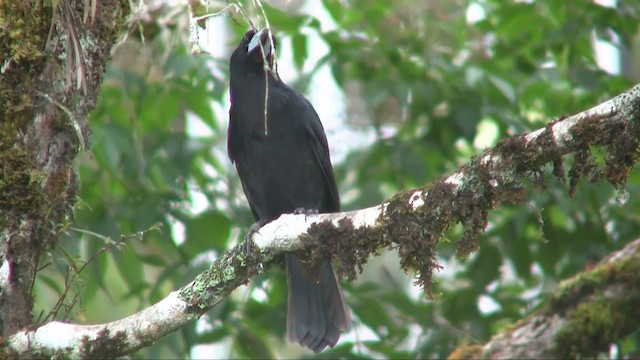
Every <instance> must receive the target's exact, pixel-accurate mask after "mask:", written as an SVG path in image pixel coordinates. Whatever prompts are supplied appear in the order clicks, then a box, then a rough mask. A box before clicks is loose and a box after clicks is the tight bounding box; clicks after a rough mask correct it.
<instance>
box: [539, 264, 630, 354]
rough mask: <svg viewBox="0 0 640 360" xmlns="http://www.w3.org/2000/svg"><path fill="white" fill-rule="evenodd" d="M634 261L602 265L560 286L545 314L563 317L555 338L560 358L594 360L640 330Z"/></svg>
mask: <svg viewBox="0 0 640 360" xmlns="http://www.w3.org/2000/svg"><path fill="white" fill-rule="evenodd" d="M639 271H640V262H639V261H638V257H637V256H636V257H630V258H629V259H628V260H626V261H623V262H620V263H613V264H605V265H602V266H599V267H598V268H596V269H594V270H593V271H590V272H588V273H585V274H583V275H580V276H578V277H576V278H575V279H574V280H572V281H570V282H567V283H565V284H563V285H562V286H561V289H560V291H559V292H558V295H556V296H555V297H554V298H553V299H552V301H551V302H550V303H549V307H548V309H547V311H546V312H547V314H551V313H558V314H562V315H564V316H565V319H566V323H565V324H564V326H563V327H562V329H560V330H559V331H558V332H557V334H556V344H557V348H556V353H557V354H558V356H560V357H571V358H577V357H584V356H588V357H595V356H598V355H599V354H601V353H605V354H606V353H607V351H608V348H609V345H610V344H611V343H614V342H616V341H617V340H620V339H621V338H623V337H625V336H627V335H628V334H629V333H631V332H632V331H634V330H636V329H637V328H638V327H639V326H640V312H638V311H637V304H638V301H640V280H638V277H637V274H638V272H639Z"/></svg>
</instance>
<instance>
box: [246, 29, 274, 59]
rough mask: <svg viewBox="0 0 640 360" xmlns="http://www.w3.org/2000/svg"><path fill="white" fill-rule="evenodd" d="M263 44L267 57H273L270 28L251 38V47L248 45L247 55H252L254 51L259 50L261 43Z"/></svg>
mask: <svg viewBox="0 0 640 360" xmlns="http://www.w3.org/2000/svg"><path fill="white" fill-rule="evenodd" d="M263 41H264V43H263V46H264V51H265V54H264V55H265V56H269V55H271V48H272V46H271V36H270V34H269V29H268V28H264V29H262V30H260V31H258V32H257V33H255V35H253V37H252V38H251V41H249V45H247V53H250V52H252V51H254V50H255V49H256V48H258V47H259V46H260V43H262V42H263Z"/></svg>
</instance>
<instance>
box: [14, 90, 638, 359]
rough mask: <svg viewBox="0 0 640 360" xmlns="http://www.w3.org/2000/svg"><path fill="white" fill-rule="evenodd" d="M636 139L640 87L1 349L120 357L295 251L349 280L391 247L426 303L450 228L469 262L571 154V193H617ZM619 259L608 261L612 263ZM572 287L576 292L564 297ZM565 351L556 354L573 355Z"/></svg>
mask: <svg viewBox="0 0 640 360" xmlns="http://www.w3.org/2000/svg"><path fill="white" fill-rule="evenodd" d="M638 139H640V85H636V86H635V87H633V88H632V89H631V90H629V91H627V92H625V93H623V94H621V95H619V96H617V97H615V98H614V99H612V100H609V101H607V102H605V103H603V104H601V105H598V106H596V107H594V108H592V109H590V110H587V111H584V112H582V113H579V114H577V115H574V116H572V117H569V118H566V119H562V120H558V121H554V122H551V123H550V124H549V125H547V126H546V127H545V128H543V129H540V130H538V131H535V132H532V133H530V134H524V135H518V136H514V137H511V138H507V139H505V140H503V141H501V142H500V143H499V144H498V145H496V146H495V147H494V148H492V149H488V150H487V151H485V152H484V153H483V154H481V155H479V156H477V157H476V158H474V159H472V160H471V161H470V162H469V163H468V164H467V165H465V166H462V167H461V168H460V169H458V170H457V171H455V172H454V173H453V174H451V175H449V176H447V177H446V178H443V179H441V180H438V181H436V182H434V183H432V184H430V185H428V186H424V187H421V188H417V189H413V190H408V191H403V192H400V193H398V194H397V195H395V196H394V197H393V198H392V199H390V200H389V201H387V202H384V203H383V204H380V205H378V206H375V207H371V208H367V209H363V210H357V211H351V212H343V213H334V214H319V215H283V216H281V217H280V218H279V219H277V220H275V221H273V222H271V223H269V224H267V225H265V226H264V227H262V228H261V229H260V231H259V232H257V233H254V234H253V235H252V237H251V239H249V241H250V242H249V243H247V244H241V245H239V246H237V247H235V248H234V249H231V250H229V251H228V252H226V253H224V254H223V255H222V256H221V257H220V258H218V259H217V260H216V261H215V262H214V263H213V264H212V265H211V266H210V268H209V269H208V270H206V271H205V272H203V273H201V274H200V275H198V276H197V277H196V279H195V280H194V281H193V282H191V283H190V284H188V285H187V286H185V287H183V288H181V289H180V290H178V291H174V292H172V293H171V294H169V296H167V297H166V298H165V299H163V300H162V301H160V302H159V303H157V304H155V305H153V306H151V307H149V308H147V309H145V310H143V311H141V312H139V313H137V314H134V315H131V316H129V317H127V318H124V319H122V320H118V321H114V322H111V323H107V324H100V325H89V326H81V325H73V324H65V323H60V322H52V323H49V324H46V325H44V326H42V327H39V328H37V329H27V330H24V331H20V332H18V333H16V334H14V335H13V336H10V337H9V338H7V339H6V340H7V342H6V344H7V345H8V346H9V348H10V349H11V351H13V352H15V353H17V354H20V355H22V356H25V355H27V354H32V355H35V354H38V355H46V356H55V355H59V356H64V357H78V356H82V357H84V356H91V357H114V356H122V355H126V354H129V353H132V352H134V351H136V350H137V349H140V348H142V347H144V346H148V345H150V344H151V343H153V342H154V341H156V340H157V339H159V338H160V337H162V336H164V335H166V334H168V333H170V332H172V331H175V330H177V329H178V328H180V327H181V326H183V325H184V324H186V323H187V322H189V321H192V320H194V319H197V318H198V317H200V316H201V315H203V314H204V313H205V312H206V311H208V310H209V309H211V308H212V307H213V306H215V305H216V304H217V303H219V302H220V301H221V300H222V299H224V297H225V296H227V295H228V294H229V293H230V292H231V291H233V290H234V289H236V288H237V287H238V286H239V285H241V284H244V283H247V282H248V281H249V280H250V279H251V278H253V277H254V276H256V275H258V274H260V273H263V272H264V271H265V269H267V268H268V265H269V264H270V263H271V262H272V261H273V260H274V259H275V258H276V257H277V256H278V255H280V254H282V253H283V252H285V251H292V250H302V251H304V252H306V254H307V255H308V258H309V261H311V262H317V261H323V260H325V259H327V258H333V259H335V260H337V262H338V263H339V268H338V269H339V271H340V272H341V273H342V274H343V275H346V276H347V277H349V278H352V277H355V275H356V273H357V272H356V269H357V270H358V271H361V270H362V265H363V264H364V263H365V262H366V261H367V260H368V258H369V257H371V256H372V255H376V254H377V253H378V251H380V249H382V248H384V247H388V246H395V247H398V249H399V254H400V258H401V266H402V267H403V268H404V269H405V270H411V271H416V272H417V274H418V280H417V281H418V283H419V284H421V285H423V286H424V287H425V291H426V293H427V295H432V288H431V282H432V274H433V272H434V270H437V269H438V267H439V265H438V264H437V262H436V260H435V259H436V257H435V254H436V248H435V247H436V245H437V244H438V242H439V240H440V239H441V238H442V234H443V232H444V231H445V230H446V229H447V228H448V227H450V226H451V225H453V224H455V223H461V224H462V225H463V227H464V231H465V232H464V236H463V237H462V238H461V239H460V240H459V241H458V243H457V245H458V246H457V250H458V253H457V255H458V256H459V257H465V256H467V255H468V254H469V253H470V252H472V251H475V250H476V249H477V248H478V244H477V238H478V236H479V234H480V233H481V232H483V231H484V229H485V227H486V224H487V214H488V212H489V211H490V210H492V209H495V208H496V207H498V206H500V205H501V204H503V203H505V202H521V201H523V200H524V199H525V198H526V191H525V190H524V189H525V183H526V182H529V181H534V184H536V185H541V184H540V183H541V182H542V181H543V179H542V178H541V176H540V173H541V172H542V167H543V166H544V165H546V164H554V165H555V166H556V168H555V170H554V172H553V173H554V176H556V177H558V178H560V179H561V180H565V171H564V169H562V168H561V167H560V165H558V164H560V163H561V160H562V157H563V156H565V155H567V154H570V153H573V154H576V156H580V158H581V159H583V161H576V162H575V164H576V165H574V166H573V168H572V169H571V170H570V171H569V177H570V178H571V181H570V186H571V187H574V186H575V184H576V183H577V180H578V179H579V178H580V177H585V176H589V177H592V178H606V179H607V180H608V181H609V182H611V183H612V184H613V185H614V186H615V187H617V188H618V189H620V190H621V191H622V189H623V187H624V184H625V182H626V178H627V172H628V170H629V169H630V168H631V167H632V166H633V165H634V164H635V163H636V162H637V160H638V155H639V152H638V141H639V140H638ZM592 147H600V148H601V149H602V150H603V151H604V152H605V153H606V154H607V162H606V164H605V165H604V167H603V168H602V169H599V168H598V167H597V166H595V165H593V164H592V162H591V161H590V160H589V159H590V158H591V157H592V155H591V148H592ZM585 164H587V165H588V166H587V165H585ZM570 191H571V190H570ZM248 245H250V246H248ZM249 249H250V250H251V251H247V250H249ZM636 256H637V255H636ZM623 259H624V258H622V257H620V256H612V257H611V258H610V259H609V262H610V263H612V262H620V261H624V260H623ZM634 259H635V260H634V263H636V264H637V263H638V261H637V258H634ZM625 263H626V262H625ZM602 271H605V270H602ZM626 274H628V272H627V273H626ZM635 274H638V271H635ZM635 281H636V282H635V284H637V283H638V282H637V280H635ZM568 286H573V285H571V283H570V284H569V285H565V286H564V287H563V288H564V289H567V288H568ZM574 288H575V287H572V288H571V289H574ZM570 293H571V292H570ZM559 296H560V297H559V298H558V299H566V298H565V297H562V295H559ZM552 303H554V304H556V305H549V306H556V307H562V311H563V312H564V313H565V314H566V313H567V312H568V309H569V308H571V307H573V306H574V305H576V304H578V303H579V302H578V301H573V302H566V301H564V300H558V301H555V302H552ZM550 309H552V308H550ZM553 309H556V308H553ZM588 310H589V309H585V311H588ZM554 311H555V310H554ZM575 311H576V313H578V314H579V312H577V310H575ZM549 316H559V315H549ZM624 328H625V329H626V328H628V326H625V327H624ZM558 329H560V328H557V329H556V330H558ZM615 334H617V333H615ZM615 334H614V335H615ZM558 336H560V335H558ZM581 339H582V338H579V339H578V340H581ZM574 343H575V344H579V341H577V342H574ZM567 349H568V350H567ZM571 349H574V348H573V347H569V348H563V349H556V350H554V351H556V352H555V354H561V355H567V354H568V355H575V354H576V353H575V351H574V350H571ZM484 351H489V350H486V349H485V350H484Z"/></svg>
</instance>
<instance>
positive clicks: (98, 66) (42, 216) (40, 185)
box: [0, 0, 129, 337]
mask: <svg viewBox="0 0 640 360" xmlns="http://www.w3.org/2000/svg"><path fill="white" fill-rule="evenodd" d="M128 12H129V5H128V2H127V1H119V0H86V1H81V0H61V1H35V0H32V1H11V0H2V2H1V3H0V19H2V27H0V31H1V32H0V56H1V58H2V60H1V61H0V66H1V71H0V330H1V335H2V336H3V337H6V336H8V335H10V334H12V333H14V332H15V331H16V330H18V329H24V328H26V327H28V326H29V325H31V323H32V307H33V301H32V296H31V289H32V287H33V281H34V278H35V274H36V270H37V267H38V260H39V258H40V255H41V254H42V253H43V252H44V251H46V250H47V249H50V248H52V247H53V246H54V245H55V244H56V242H57V241H58V239H59V237H60V234H61V233H62V231H63V230H64V228H65V227H66V226H67V225H68V224H70V223H71V222H72V221H73V207H74V205H75V203H76V196H77V192H78V179H77V174H76V171H75V159H76V158H77V156H78V154H79V153H80V152H81V151H83V150H85V149H86V148H87V146H88V138H89V134H90V129H89V126H88V124H87V117H88V114H89V111H91V109H93V107H94V106H95V103H96V99H97V97H98V92H99V89H100V83H101V82H102V77H103V74H104V70H105V65H106V63H107V61H108V60H109V57H110V55H109V54H110V51H111V48H112V46H113V44H114V42H115V40H116V37H117V36H118V34H120V33H121V31H122V30H123V29H124V25H125V17H126V15H127V13H128Z"/></svg>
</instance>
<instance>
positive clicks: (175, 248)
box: [34, 0, 640, 358]
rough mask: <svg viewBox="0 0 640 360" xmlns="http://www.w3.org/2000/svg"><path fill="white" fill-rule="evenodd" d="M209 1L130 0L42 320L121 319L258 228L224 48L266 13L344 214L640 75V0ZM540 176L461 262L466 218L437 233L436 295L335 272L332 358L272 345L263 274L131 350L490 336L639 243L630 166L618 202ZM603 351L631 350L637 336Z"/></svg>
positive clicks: (402, 282) (378, 346) (379, 343)
mask: <svg viewBox="0 0 640 360" xmlns="http://www.w3.org/2000/svg"><path fill="white" fill-rule="evenodd" d="M195 3H196V2H194V4H195ZM204 5H206V6H208V10H207V9H204V10H203V8H202V7H195V9H197V11H196V12H197V15H204V14H205V13H210V14H215V16H211V17H208V18H207V19H203V20H201V21H200V22H198V23H196V22H194V21H190V12H189V7H188V6H187V4H186V3H185V2H182V1H153V0H152V1H149V2H148V3H146V4H142V3H138V4H133V3H132V5H131V6H132V9H131V12H132V16H131V21H130V24H129V29H128V32H127V34H126V35H123V37H122V39H121V41H120V42H119V44H118V46H116V47H115V48H114V49H113V54H112V55H113V60H112V61H111V63H110V66H109V68H108V70H107V74H106V77H105V81H104V83H103V84H102V89H101V95H100V98H99V103H98V105H97V106H96V108H95V110H94V111H93V113H92V115H91V119H90V124H91V127H92V129H93V135H92V138H91V145H92V146H91V150H90V151H89V152H87V153H85V154H84V155H83V156H82V160H81V163H80V164H79V172H80V176H81V188H82V191H81V195H80V199H79V202H78V205H77V206H76V208H75V216H76V217H75V222H74V223H73V224H71V225H70V226H69V227H68V228H67V229H66V235H65V236H64V238H63V239H62V240H61V241H60V243H59V245H58V247H57V248H56V249H55V250H53V251H52V252H51V253H50V254H48V256H45V257H43V259H42V264H41V265H42V268H43V270H42V271H40V272H39V273H38V279H37V282H36V287H35V289H34V294H35V295H36V308H37V309H38V311H40V312H39V314H38V315H39V319H40V321H44V320H45V319H46V320H47V321H49V320H51V319H53V318H55V319H58V320H61V319H66V320H71V321H74V322H77V323H100V322H106V321H111V320H115V319H119V318H122V317H124V316H127V315H130V314H132V313H134V312H136V311H139V310H141V309H143V308H145V307H147V306H149V305H151V304H153V303H155V302H157V301H158V300H160V299H162V298H163V297H165V296H166V295H167V294H168V293H169V292H170V291H172V290H175V289H178V288H179V287H180V286H182V285H185V284H186V283H188V282H189V281H191V280H192V279H193V277H194V276H195V275H196V274H198V273H199V272H201V271H203V270H204V269H206V268H207V267H208V266H209V264H210V262H211V261H212V260H213V259H215V258H216V257H217V256H219V255H220V254H221V253H222V252H224V251H225V250H226V249H228V248H230V247H232V246H234V245H235V244H237V243H238V242H239V241H240V240H241V239H242V237H243V236H244V234H245V233H246V231H247V229H248V228H249V226H250V225H251V224H252V222H253V219H252V216H251V213H250V211H249V208H248V205H247V202H246V199H245V197H244V194H243V192H242V188H241V186H240V182H239V179H238V176H237V174H236V172H235V169H234V168H233V166H232V165H231V163H230V161H229V159H228V157H227V154H226V130H227V122H228V109H229V95H228V85H229V74H228V65H229V64H228V59H229V56H230V54H231V52H232V51H233V49H235V47H236V46H237V44H238V43H239V41H240V39H241V37H242V35H243V34H244V33H245V31H247V30H248V29H249V28H250V24H249V23H248V22H247V18H249V19H251V21H252V22H253V24H254V25H255V26H256V27H264V26H265V25H266V24H267V21H268V24H269V26H270V27H271V28H272V29H273V30H274V32H275V34H276V37H278V46H279V48H278V69H279V73H280V75H281V77H282V78H283V79H284V81H285V82H287V83H288V84H289V85H291V86H293V87H295V88H296V89H298V90H299V91H301V92H302V93H304V94H306V95H307V97H308V98H309V99H310V101H311V102H312V104H313V105H314V107H315V109H316V110H317V112H318V114H319V115H320V118H321V120H322V121H323V123H324V126H325V130H326V132H327V136H328V139H329V145H330V148H331V154H332V160H333V163H334V168H335V172H336V179H337V182H338V185H339V189H340V194H341V197H342V204H343V209H344V210H352V209H359V208H364V207H368V206H372V205H376V204H379V203H380V202H382V201H383V200H385V199H387V198H389V197H390V196H392V195H393V194H394V193H395V192H397V191H399V190H403V189H409V188H412V187H416V186H421V185H423V184H427V183H429V182H431V181H433V180H434V179H437V178H440V177H443V176H446V175H447V174H449V173H450V172H451V171H452V170H454V169H456V168H457V167H458V166H460V165H461V164H464V163H465V162H466V161H468V160H469V159H470V157H472V156H473V155H475V154H477V153H479V152H481V151H482V150H483V149H484V148H485V147H490V146H493V145H494V144H495V143H496V142H497V141H498V140H499V139H502V138H505V137H507V136H510V135H514V134H519V133H525V132H529V131H531V130H534V129H538V128H540V127H543V126H544V125H545V124H546V123H547V122H549V121H551V120H553V119H556V118H558V117H560V116H563V115H571V114H574V113H577V112H580V111H582V110H585V109H588V108H590V107H592V106H595V105H597V104H598V103H600V102H603V101H605V100H607V99H610V98H611V97H613V96H615V95H617V94H619V93H620V92H622V91H625V90H627V89H628V88H630V87H631V86H632V85H633V84H635V83H637V82H640V31H639V30H638V24H640V1H639V0H631V1H615V0H610V1H589V0H573V1H561V0H546V1H535V0H533V1H503V0H478V1H468V0H454V1H438V0H425V1H413V0H400V1H388V0H353V1H346V0H345V1H334V0H325V1H295V0H294V1H286V0H280V1H276V0H273V1H263V2H262V3H260V2H257V1H240V2H226V1H213V0H209V1H208V3H206V4H204ZM261 5H262V6H261ZM265 15H266V18H265ZM593 151H594V153H595V154H596V156H597V158H598V160H599V161H601V164H602V163H604V161H606V154H604V153H603V152H602V151H601V150H599V149H593ZM571 163H572V159H570V158H569V159H567V167H566V168H567V169H568V168H569V165H570V164H571ZM545 175H546V179H547V180H548V184H547V187H546V188H544V189H540V188H536V187H534V186H533V185H531V186H530V187H529V190H530V191H529V200H528V202H527V203H525V204H520V205H517V206H513V205H511V206H504V207H502V208H500V209H498V210H496V211H494V212H493V213H492V214H491V216H490V224H489V227H488V229H487V231H486V233H485V234H484V236H483V237H482V238H481V241H480V250H479V251H478V252H477V253H475V254H474V255H472V256H471V257H470V258H468V259H464V260H457V259H455V257H454V255H453V254H454V250H455V249H454V241H455V240H457V239H458V238H459V237H460V235H461V227H459V226H453V227H452V228H451V229H450V230H449V231H448V232H447V234H446V239H445V241H443V243H442V245H441V246H440V253H439V259H440V264H441V265H442V266H443V269H442V271H441V272H440V273H438V274H437V280H438V283H437V284H436V286H437V288H436V291H437V292H438V293H439V294H440V297H439V298H438V299H437V300H435V301H433V300H429V299H426V298H425V297H424V294H423V293H422V291H421V289H419V288H417V287H415V286H414V285H413V275H414V274H405V273H403V272H402V271H401V270H400V269H399V265H398V258H397V255H396V254H395V252H394V250H392V249H390V250H385V251H383V252H382V254H381V255H380V256H378V257H376V258H375V259H371V261H370V262H369V264H368V265H367V266H366V267H365V268H364V271H363V273H362V274H361V275H360V277H359V278H358V280H357V281H354V282H351V283H345V296H346V300H347V303H348V304H349V305H350V307H351V309H352V311H353V317H354V320H355V324H354V326H353V328H352V330H351V332H349V333H348V334H346V335H345V336H343V337H342V338H341V340H340V342H339V343H338V345H337V346H336V347H335V348H334V349H332V350H329V351H325V352H323V353H321V354H318V355H314V354H311V353H309V352H308V351H305V350H303V349H302V348H300V347H298V346H297V345H294V344H289V343H288V342H287V341H286V335H285V331H286V297H287V295H286V284H285V277H284V275H283V272H282V271H281V270H280V269H278V267H277V266H275V267H273V268H272V270H271V271H270V272H269V273H268V274H265V275H263V276H260V277H257V278H255V279H254V280H253V281H252V282H251V283H250V284H248V285H247V286H243V287H241V288H239V289H237V290H236V291H235V292H234V293H233V294H232V295H231V296H229V297H228V298H226V299H225V300H224V301H223V302H222V303H220V304H219V305H218V306H216V307H215V308H214V309H212V310H211V311H209V312H208V313H207V314H206V316H204V317H202V318H201V319H200V320H198V321H196V322H194V323H192V324H189V325H187V326H185V327H183V328H182V329H180V330H179V331H177V332H175V333H173V334H171V335H169V336H167V337H166V338H164V339H162V340H160V341H158V342H157V343H156V344H154V345H153V346H151V347H149V348H146V349H143V350H141V351H140V352H138V353H136V354H134V355H133V356H132V357H133V358H158V357H162V358H231V357H233V358H272V357H285V358H293V357H309V358H310V357H326V358H337V357H361V358H443V357H446V356H448V355H449V354H450V353H451V351H453V349H455V348H456V347H457V346H459V345H465V344H482V343H484V342H486V341H487V340H489V338H490V337H491V335H492V334H495V333H496V332H498V331H500V330H501V329H504V328H506V327H508V326H509V325H512V324H514V323H515V322H516V321H518V320H519V319H521V318H523V317H524V316H526V315H527V314H528V313H530V312H531V311H533V310H535V308H536V306H538V305H539V304H540V303H541V302H543V301H544V299H545V298H546V296H548V294H549V293H552V292H553V291H554V289H555V288H556V287H557V285H558V283H559V281H561V280H562V279H564V278H567V277H570V276H572V275H574V274H576V273H578V272H580V271H583V270H585V269H588V268H589V267H590V266H592V265H593V264H594V263H595V262H597V261H598V260H599V259H601V258H602V257H603V256H604V255H606V254H608V253H610V252H611V251H613V250H616V249H620V248H621V247H622V246H623V245H624V244H625V243H627V242H629V241H630V240H634V239H636V238H637V237H638V235H640V216H639V214H640V200H639V197H638V196H634V195H636V194H639V193H640V173H639V172H638V171H637V170H634V171H632V172H631V174H630V178H629V182H628V185H627V188H626V190H627V191H628V193H626V192H620V191H617V190H616V189H614V188H613V187H612V186H611V185H609V184H607V183H604V182H601V183H596V184H590V183H586V182H587V181H582V182H581V183H580V184H579V186H578V188H577V190H576V192H575V194H574V196H573V197H570V196H569V194H568V187H566V186H564V185H563V184H562V183H561V182H559V181H558V180H557V179H555V178H554V177H553V176H551V171H550V168H548V169H546V173H545ZM158 223H160V224H162V228H161V231H158V230H155V229H156V228H157V224H158ZM140 232H142V233H143V236H138V235H140ZM81 269H82V270H81ZM603 355H604V356H607V357H614V358H615V357H622V356H640V333H639V332H636V333H634V334H632V335H631V336H629V337H628V338H627V339H625V340H623V341H620V342H619V343H616V344H612V345H611V349H610V351H609V353H606V354H603Z"/></svg>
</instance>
